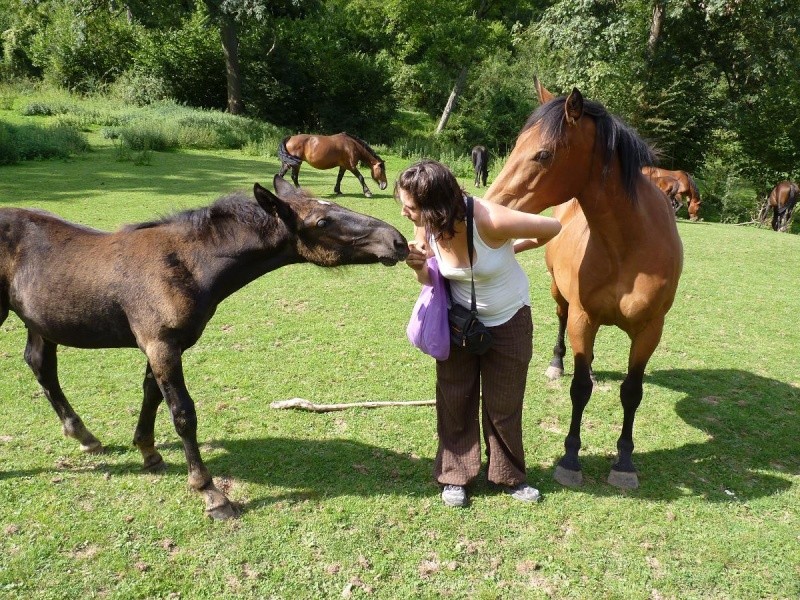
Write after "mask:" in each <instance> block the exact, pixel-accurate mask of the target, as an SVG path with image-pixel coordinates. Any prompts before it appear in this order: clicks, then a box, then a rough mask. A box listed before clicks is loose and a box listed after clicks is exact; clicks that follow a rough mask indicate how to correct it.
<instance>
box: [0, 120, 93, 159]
mask: <svg viewBox="0 0 800 600" xmlns="http://www.w3.org/2000/svg"><path fill="white" fill-rule="evenodd" d="M88 149H89V144H88V142H87V140H86V138H85V137H84V136H83V135H81V133H80V132H79V131H77V130H76V129H75V128H74V127H71V126H67V125H56V126H52V127H39V126H37V125H19V126H17V125H11V124H9V123H6V122H5V121H0V165H10V164H14V163H17V162H19V161H23V160H33V159H46V158H69V157H70V156H72V155H74V154H77V153H79V152H85V151H87V150H88Z"/></svg>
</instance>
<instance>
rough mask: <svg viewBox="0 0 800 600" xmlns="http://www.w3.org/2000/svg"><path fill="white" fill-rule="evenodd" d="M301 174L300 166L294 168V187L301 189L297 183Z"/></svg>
mask: <svg viewBox="0 0 800 600" xmlns="http://www.w3.org/2000/svg"><path fill="white" fill-rule="evenodd" d="M299 174H300V165H297V166H296V167H292V181H293V182H294V187H300V184H299V183H297V176H298V175H299Z"/></svg>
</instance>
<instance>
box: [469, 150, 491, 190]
mask: <svg viewBox="0 0 800 600" xmlns="http://www.w3.org/2000/svg"><path fill="white" fill-rule="evenodd" d="M471 154H472V168H473V169H475V187H476V188H479V187H481V184H483V187H486V179H487V177H489V151H488V150H487V149H486V146H475V147H474V148H473V149H472V153H471Z"/></svg>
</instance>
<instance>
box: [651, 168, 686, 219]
mask: <svg viewBox="0 0 800 600" xmlns="http://www.w3.org/2000/svg"><path fill="white" fill-rule="evenodd" d="M653 183H655V184H656V187H657V188H658V189H660V190H661V191H662V192H664V195H665V196H666V197H667V200H669V205H670V206H671V207H672V210H673V211H675V212H676V213H677V212H678V209H679V208H680V207H681V202H680V200H679V199H678V197H677V196H678V193H679V191H680V188H681V182H680V181H678V180H677V179H675V178H674V177H670V176H669V175H664V176H663V177H655V178H653Z"/></svg>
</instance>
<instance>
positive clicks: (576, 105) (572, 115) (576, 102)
mask: <svg viewBox="0 0 800 600" xmlns="http://www.w3.org/2000/svg"><path fill="white" fill-rule="evenodd" d="M564 112H565V113H566V116H567V123H569V124H570V125H575V123H577V122H578V119H580V118H581V117H582V116H583V95H582V94H581V93H580V92H579V91H578V88H572V93H571V94H570V95H569V96H567V101H566V102H565V103H564Z"/></svg>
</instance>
